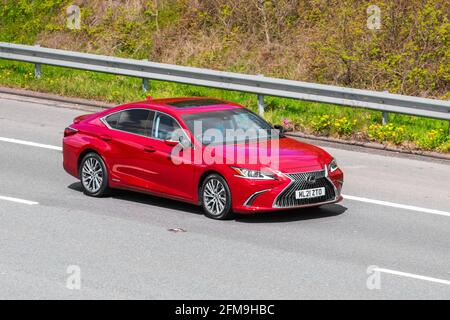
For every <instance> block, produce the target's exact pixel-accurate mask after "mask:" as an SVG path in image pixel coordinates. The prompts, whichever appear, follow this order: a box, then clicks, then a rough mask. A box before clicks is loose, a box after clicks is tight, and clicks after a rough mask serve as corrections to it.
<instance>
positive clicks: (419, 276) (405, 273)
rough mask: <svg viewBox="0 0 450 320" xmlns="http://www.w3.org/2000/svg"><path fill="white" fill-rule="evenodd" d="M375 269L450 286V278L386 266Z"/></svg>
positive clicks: (375, 269)
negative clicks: (402, 270)
mask: <svg viewBox="0 0 450 320" xmlns="http://www.w3.org/2000/svg"><path fill="white" fill-rule="evenodd" d="M373 270H374V271H378V272H384V273H389V274H393V275H396V276H400V277H407V278H413V279H418V280H424V281H429V282H435V283H440V284H446V285H448V286H450V281H449V280H443V279H438V278H432V277H426V276H421V275H418V274H414V273H408V272H401V271H396V270H390V269H385V268H374V269H373Z"/></svg>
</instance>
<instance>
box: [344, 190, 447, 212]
mask: <svg viewBox="0 0 450 320" xmlns="http://www.w3.org/2000/svg"><path fill="white" fill-rule="evenodd" d="M343 197H344V199H348V200H354V201H360V202H366V203H372V204H378V205H380V206H387V207H393V208H399V209H405V210H411V211H417V212H425V213H431V214H437V215H441V216H446V217H450V212H445V211H440V210H434V209H427V208H421V207H416V206H410V205H406V204H400V203H394V202H388V201H380V200H373V199H367V198H362V197H355V196H347V195H343Z"/></svg>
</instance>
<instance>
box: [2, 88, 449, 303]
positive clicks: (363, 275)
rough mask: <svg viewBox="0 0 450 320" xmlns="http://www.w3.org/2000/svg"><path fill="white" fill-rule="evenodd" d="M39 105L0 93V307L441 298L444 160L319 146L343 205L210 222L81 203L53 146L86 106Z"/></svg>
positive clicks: (178, 209) (196, 215)
mask: <svg viewBox="0 0 450 320" xmlns="http://www.w3.org/2000/svg"><path fill="white" fill-rule="evenodd" d="M19 100H21V101H19ZM52 104H53V103H52V102H48V103H46V102H42V101H41V102H39V100H30V99H24V98H21V97H13V96H6V95H1V96H0V298H1V299H17V298H18V299H29V298H31V299H36V298H39V299H54V298H63V299H98V298H104V299H122V298H124V299H129V298H137V299H141V298H145V299H247V298H248V299H315V298H325V299H328V298H337V299H348V298H351V299H352V298H362V299H391V298H400V299H410V298H419V299H422V298H423V299H449V298H450V164H449V162H445V161H441V160H430V159H428V160H427V159H424V158H417V157H416V158H411V157H398V156H396V155H394V154H391V153H386V154H378V153H374V152H372V151H368V150H356V151H355V150H353V151H351V150H343V149H340V148H336V147H333V148H331V147H326V149H327V150H328V151H329V152H330V153H331V154H333V155H334V156H335V157H336V158H337V159H338V163H339V164H340V166H341V167H342V168H343V170H344V172H345V186H344V194H345V196H347V199H345V200H344V201H343V202H342V203H340V204H335V205H328V206H324V207H322V208H320V209H304V210H295V211H286V212H278V213H270V214H260V215H256V216H239V217H238V218H236V219H235V220H231V221H214V220H210V219H207V218H206V217H204V216H203V214H202V211H201V209H200V208H197V207H195V206H191V205H187V204H184V203H179V202H175V201H172V200H165V199H160V198H156V197H152V196H148V195H141V194H137V193H133V192H125V191H117V192H115V193H114V194H113V195H112V196H111V197H108V198H103V199H96V198H89V197H86V196H84V195H83V193H82V192H81V188H80V184H79V183H78V181H77V180H76V179H74V178H73V177H71V176H69V175H68V174H66V173H65V172H64V170H63V168H62V154H61V152H60V151H59V150H58V147H60V146H61V139H62V133H63V130H64V128H65V127H66V126H67V125H68V124H70V123H71V121H72V119H73V118H74V117H75V116H77V115H80V114H84V113H86V110H81V109H69V108H62V107H58V106H52ZM11 139H15V140H11ZM30 142H31V144H30ZM32 143H35V144H32ZM36 144H38V145H36ZM52 146H54V147H56V148H54V147H52ZM11 198H12V199H11ZM23 200H25V201H23ZM171 228H182V229H184V230H185V231H186V232H171V231H168V229H171ZM371 266H372V267H371ZM374 266H376V267H374ZM74 270H75V271H74ZM78 271H79V272H80V273H78ZM78 275H79V277H78ZM74 279H75V280H74ZM77 279H80V282H77ZM78 284H79V285H80V286H79V287H78V286H77V285H78ZM70 288H72V289H70Z"/></svg>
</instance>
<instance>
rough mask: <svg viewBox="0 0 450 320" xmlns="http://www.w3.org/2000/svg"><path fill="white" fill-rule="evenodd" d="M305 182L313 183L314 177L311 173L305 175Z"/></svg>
mask: <svg viewBox="0 0 450 320" xmlns="http://www.w3.org/2000/svg"><path fill="white" fill-rule="evenodd" d="M306 182H308V183H310V184H313V183H315V182H316V177H315V176H313V175H310V176H307V177H306Z"/></svg>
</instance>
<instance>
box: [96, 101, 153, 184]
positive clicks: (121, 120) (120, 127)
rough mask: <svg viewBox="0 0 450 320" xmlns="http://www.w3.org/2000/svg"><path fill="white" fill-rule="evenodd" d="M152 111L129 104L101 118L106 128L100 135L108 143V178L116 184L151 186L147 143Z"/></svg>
mask: <svg viewBox="0 0 450 320" xmlns="http://www.w3.org/2000/svg"><path fill="white" fill-rule="evenodd" d="M154 117H155V111H153V110H149V109H142V108H130V109H125V110H123V111H120V112H117V113H114V114H111V115H109V116H107V117H105V118H104V119H103V122H104V123H105V124H106V125H107V126H108V127H109V128H110V130H109V132H108V135H107V136H105V135H103V138H102V139H103V140H107V143H108V145H109V152H108V155H107V157H108V159H109V163H110V166H111V168H110V172H111V180H112V181H113V183H117V184H119V185H124V186H129V187H133V188H138V189H144V190H147V189H152V188H154V186H152V181H153V180H154V178H153V175H155V174H156V173H155V172H153V171H152V170H151V167H152V166H151V161H152V157H151V154H152V153H153V152H154V151H155V150H154V149H153V147H152V146H151V144H150V142H151V141H150V135H151V132H152V127H153V120H154Z"/></svg>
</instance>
